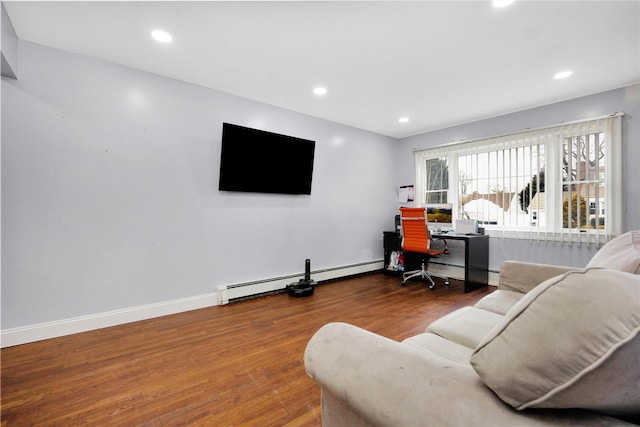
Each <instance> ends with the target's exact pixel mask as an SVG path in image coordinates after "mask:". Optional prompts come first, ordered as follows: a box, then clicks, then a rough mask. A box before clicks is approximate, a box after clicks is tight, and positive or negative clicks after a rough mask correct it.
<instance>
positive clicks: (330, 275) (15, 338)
mask: <svg viewBox="0 0 640 427" xmlns="http://www.w3.org/2000/svg"><path fill="white" fill-rule="evenodd" d="M382 268H383V262H382V261H373V262H366V263H361V264H355V265H349V266H344V267H336V268H329V269H325V270H317V271H312V272H311V278H312V279H313V280H315V281H316V282H321V281H326V280H332V279H338V278H341V277H346V276H351V275H354V274H360V273H368V272H372V271H376V270H382ZM303 277H304V273H302V274H297V275H291V276H286V277H279V278H275V279H265V280H260V281H255V282H249V283H240V284H236V285H225V286H219V287H218V292H215V293H210V294H206V295H198V296H195V297H189V298H181V299H177V300H173V301H165V302H160V303H156V304H148V305H142V306H138V307H131V308H125V309H121V310H114V311H108V312H104V313H97V314H92V315H88V316H80V317H74V318H70V319H63V320H57V321H53V322H45V323H39V324H35V325H29V326H22V327H18V328H12V329H5V330H2V331H0V348H5V347H12V346H15V345H20V344H27V343H30V342H35V341H42V340H46V339H50V338H56V337H62V336H65V335H72V334H77V333H80V332H87V331H92V330H96V329H102V328H108V327H111V326H117V325H122V324H125V323H131V322H138V321H140V320H147V319H153V318H155V317H161V316H168V315H171V314H176V313H182V312H185V311H191V310H198V309H201V308H206V307H212V306H215V305H218V304H227V303H228V302H229V301H230V300H233V299H236V298H244V297H249V296H251V295H259V294H262V293H267V292H273V291H279V290H283V289H285V288H286V286H287V285H288V284H290V283H292V282H297V281H298V280H299V279H302V278H303Z"/></svg>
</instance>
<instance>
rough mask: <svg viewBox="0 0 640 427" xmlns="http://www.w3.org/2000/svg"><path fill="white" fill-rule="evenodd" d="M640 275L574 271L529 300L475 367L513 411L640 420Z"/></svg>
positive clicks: (491, 338) (495, 334)
mask: <svg viewBox="0 0 640 427" xmlns="http://www.w3.org/2000/svg"><path fill="white" fill-rule="evenodd" d="M639 332H640V276H638V275H634V274H631V273H624V272H620V271H617V270H609V269H590V270H583V271H576V272H570V273H567V274H564V275H561V276H558V277H554V278H552V279H549V280H547V281H545V282H543V283H542V284H540V285H539V286H538V287H536V288H534V289H533V290H532V291H531V292H529V293H527V294H526V295H525V296H524V297H523V298H522V299H521V300H520V301H518V303H516V305H515V306H514V307H513V308H512V309H511V310H510V311H509V312H508V313H507V314H506V316H505V317H504V320H503V321H502V322H501V323H500V324H499V325H498V326H497V327H496V328H495V329H494V330H493V331H492V332H491V333H490V334H489V335H488V336H487V337H486V338H485V339H484V340H483V341H482V342H481V343H480V345H479V346H478V348H477V349H476V350H475V351H474V353H473V355H472V357H471V365H472V366H473V368H474V369H475V370H476V372H477V373H478V374H479V375H480V377H481V378H482V380H483V381H484V382H485V384H486V385H487V386H489V388H491V389H492V390H493V391H494V392H495V393H496V394H497V395H498V396H499V397H500V398H501V399H502V400H504V401H505V402H507V403H509V404H510V405H512V406H513V407H515V408H516V409H519V410H521V409H525V408H582V409H588V410H593V411H599V412H602V413H605V414H608V415H613V416H624V417H632V418H633V417H636V416H637V415H638V414H640V358H639V357H638V354H640V335H639Z"/></svg>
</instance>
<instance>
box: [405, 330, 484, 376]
mask: <svg viewBox="0 0 640 427" xmlns="http://www.w3.org/2000/svg"><path fill="white" fill-rule="evenodd" d="M402 343H403V344H406V345H410V346H413V347H415V348H417V349H419V350H420V351H424V352H429V353H432V354H437V355H438V356H441V357H444V358H445V359H447V360H450V361H452V362H456V363H458V364H460V365H464V366H467V367H469V368H471V367H470V365H469V358H470V357H471V353H472V352H473V350H472V349H470V348H469V347H465V346H463V345H460V344H456V343H454V342H453V341H449V340H446V339H444V338H442V337H441V336H439V335H434V334H428V333H423V334H418V335H415V336H413V337H411V338H407V339H406V340H404V341H402Z"/></svg>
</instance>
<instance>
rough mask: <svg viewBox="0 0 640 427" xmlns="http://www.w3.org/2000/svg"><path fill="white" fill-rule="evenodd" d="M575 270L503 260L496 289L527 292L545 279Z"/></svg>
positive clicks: (572, 268)
mask: <svg viewBox="0 0 640 427" xmlns="http://www.w3.org/2000/svg"><path fill="white" fill-rule="evenodd" d="M575 270H580V269H579V268H575V267H565V266H558V265H548V264H535V263H530V262H522V261H505V262H503V263H502V266H501V267H500V277H499V279H498V289H502V290H507V291H516V292H522V293H527V292H529V291H530V290H531V289H533V288H535V287H536V286H538V285H539V284H540V283H542V282H544V281H545V280H547V279H551V278H552V277H555V276H559V275H560V274H564V273H567V272H569V271H575Z"/></svg>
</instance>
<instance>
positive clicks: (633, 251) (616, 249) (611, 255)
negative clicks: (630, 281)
mask: <svg viewBox="0 0 640 427" xmlns="http://www.w3.org/2000/svg"><path fill="white" fill-rule="evenodd" d="M594 267H597V268H613V269H614V270H620V271H626V272H628V273H634V274H640V230H634V231H628V232H626V233H624V234H621V235H620V236H618V237H616V238H615V239H613V240H611V241H610V242H608V243H607V244H606V245H604V246H603V247H602V248H600V250H599V251H598V252H596V254H595V255H594V256H593V257H592V258H591V261H589V264H587V268H594Z"/></svg>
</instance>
